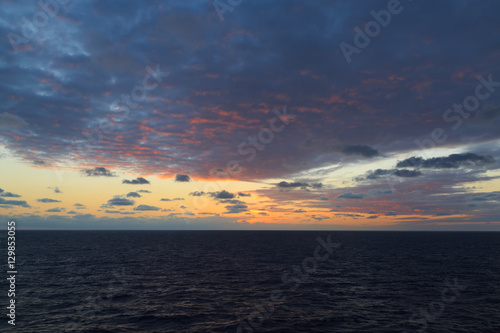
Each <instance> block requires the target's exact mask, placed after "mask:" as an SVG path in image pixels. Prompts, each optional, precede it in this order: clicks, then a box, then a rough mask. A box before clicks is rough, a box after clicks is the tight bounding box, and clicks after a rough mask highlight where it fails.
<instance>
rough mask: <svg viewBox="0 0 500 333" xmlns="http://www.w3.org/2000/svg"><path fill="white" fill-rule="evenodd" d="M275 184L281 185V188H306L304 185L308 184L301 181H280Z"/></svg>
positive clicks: (307, 185)
mask: <svg viewBox="0 0 500 333" xmlns="http://www.w3.org/2000/svg"><path fill="white" fill-rule="evenodd" d="M276 186H278V187H281V188H296V187H302V188H306V187H309V184H308V183H301V182H290V183H289V182H285V181H282V182H279V183H278V184H276Z"/></svg>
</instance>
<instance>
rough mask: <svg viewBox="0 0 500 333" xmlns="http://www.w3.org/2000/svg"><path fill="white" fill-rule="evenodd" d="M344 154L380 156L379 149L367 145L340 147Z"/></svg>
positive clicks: (368, 156)
mask: <svg viewBox="0 0 500 333" xmlns="http://www.w3.org/2000/svg"><path fill="white" fill-rule="evenodd" d="M340 152H341V153H342V154H344V155H360V156H363V157H367V158H372V157H376V156H380V153H379V151H378V150H376V149H374V148H372V147H370V146H366V145H346V146H344V147H342V148H341V149H340Z"/></svg>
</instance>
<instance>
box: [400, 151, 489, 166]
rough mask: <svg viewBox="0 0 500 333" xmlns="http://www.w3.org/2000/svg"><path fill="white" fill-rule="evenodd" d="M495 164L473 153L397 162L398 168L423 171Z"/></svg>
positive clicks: (487, 157) (408, 159)
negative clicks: (420, 169)
mask: <svg viewBox="0 0 500 333" xmlns="http://www.w3.org/2000/svg"><path fill="white" fill-rule="evenodd" d="M493 163H495V159H494V158H493V157H491V156H487V155H478V154H474V153H464V154H451V155H449V156H446V157H433V158H429V159H424V158H422V157H415V156H414V157H410V158H407V159H405V160H403V161H399V162H398V163H397V165H396V167H398V168H406V167H414V168H425V169H456V168H460V167H480V166H485V165H488V164H493Z"/></svg>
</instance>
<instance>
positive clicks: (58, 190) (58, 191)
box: [54, 186, 62, 193]
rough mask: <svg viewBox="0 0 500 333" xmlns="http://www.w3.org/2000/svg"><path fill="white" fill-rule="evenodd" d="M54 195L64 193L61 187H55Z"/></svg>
mask: <svg viewBox="0 0 500 333" xmlns="http://www.w3.org/2000/svg"><path fill="white" fill-rule="evenodd" d="M54 193H62V192H61V190H60V189H59V187H57V186H56V187H54Z"/></svg>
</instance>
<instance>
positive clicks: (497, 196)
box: [471, 192, 500, 201]
mask: <svg viewBox="0 0 500 333" xmlns="http://www.w3.org/2000/svg"><path fill="white" fill-rule="evenodd" d="M471 200H473V201H500V192H491V193H486V194H480V195H478V196H475V197H473V198H472V199H471Z"/></svg>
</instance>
